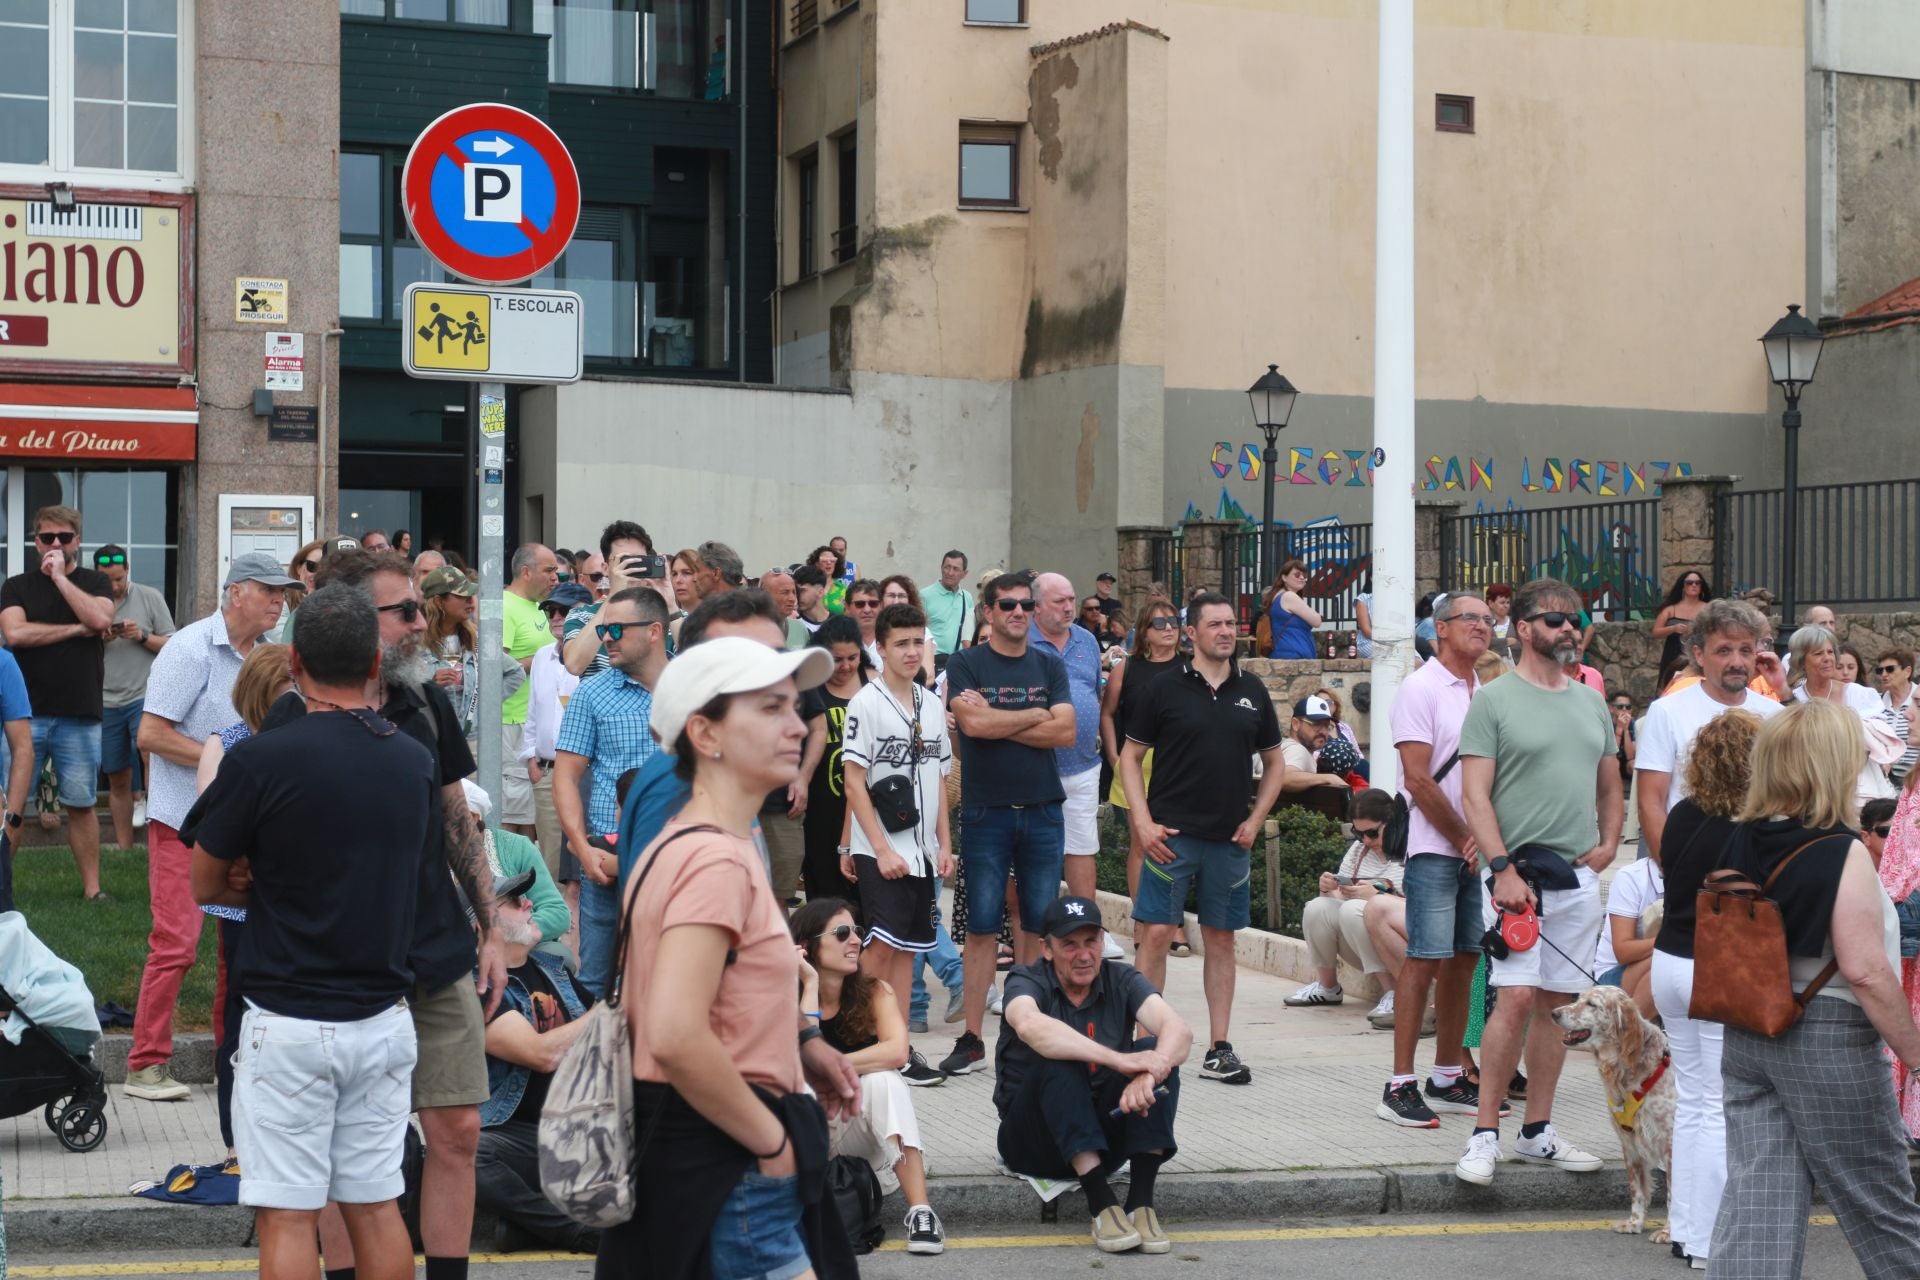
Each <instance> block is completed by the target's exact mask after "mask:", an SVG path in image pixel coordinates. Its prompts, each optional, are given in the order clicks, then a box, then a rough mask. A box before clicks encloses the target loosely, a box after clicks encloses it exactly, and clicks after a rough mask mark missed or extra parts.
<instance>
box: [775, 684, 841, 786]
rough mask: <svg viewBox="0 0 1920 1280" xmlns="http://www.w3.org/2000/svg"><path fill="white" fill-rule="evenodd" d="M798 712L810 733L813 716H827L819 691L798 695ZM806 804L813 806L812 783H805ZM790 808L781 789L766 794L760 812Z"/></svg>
mask: <svg viewBox="0 0 1920 1280" xmlns="http://www.w3.org/2000/svg"><path fill="white" fill-rule="evenodd" d="M799 710H800V719H801V721H802V722H803V723H804V724H805V725H806V726H807V732H808V733H812V732H813V718H814V717H815V716H823V715H825V714H827V704H826V701H825V699H824V698H822V697H821V694H820V690H818V689H808V690H807V691H806V692H804V693H802V694H801V695H800V705H799ZM832 749H833V744H831V743H829V744H828V750H832ZM821 758H822V759H825V755H824V754H823V755H822V757H821ZM807 804H808V805H809V806H811V805H812V804H813V783H812V782H808V783H807ZM791 807H792V806H791V805H789V804H788V803H787V789H786V788H785V787H781V788H780V789H779V790H778V791H769V792H767V802H766V803H765V804H763V805H761V806H760V812H762V813H785V812H786V811H787V810H788V809H789V808H791Z"/></svg>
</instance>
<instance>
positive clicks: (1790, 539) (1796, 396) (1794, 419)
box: [1760, 305, 1827, 636]
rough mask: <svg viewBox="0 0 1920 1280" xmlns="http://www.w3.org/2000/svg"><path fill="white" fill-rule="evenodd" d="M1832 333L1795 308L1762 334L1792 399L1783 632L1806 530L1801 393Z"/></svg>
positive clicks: (1784, 510) (1790, 619) (1790, 617)
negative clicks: (1797, 548) (1798, 545)
mask: <svg viewBox="0 0 1920 1280" xmlns="http://www.w3.org/2000/svg"><path fill="white" fill-rule="evenodd" d="M1826 340H1827V335H1826V334H1824V333H1822V332H1821V331H1820V326H1819V325H1817V324H1815V323H1814V322H1813V321H1811V320H1809V319H1807V318H1806V317H1805V316H1803V315H1801V314H1800V308H1799V307H1798V306H1797V305H1796V306H1789V307H1788V308H1787V314H1786V315H1784V316H1782V317H1780V319H1778V320H1777V321H1775V322H1774V325H1773V328H1771V329H1769V330H1767V331H1766V333H1765V334H1763V335H1762V336H1761V338H1760V345H1761V346H1762V347H1763V348H1765V350H1766V353H1767V375H1768V377H1770V378H1772V379H1773V382H1774V384H1775V385H1776V386H1778V387H1779V388H1780V391H1781V393H1782V394H1783V395H1785V396H1786V398H1787V409H1786V412H1785V413H1783V414H1782V415H1781V416H1780V425H1781V426H1782V427H1784V428H1786V432H1787V464H1786V474H1785V476H1784V477H1783V479H1784V480H1785V483H1784V484H1783V485H1782V491H1781V502H1780V505H1781V511H1780V625H1781V627H1782V628H1784V630H1783V631H1782V632H1781V634H1782V635H1783V636H1786V635H1791V634H1792V633H1793V626H1794V610H1795V609H1796V608H1797V607H1798V602H1797V601H1796V600H1795V598H1794V597H1795V588H1796V587H1797V586H1798V585H1799V584H1798V583H1796V582H1795V581H1794V578H1795V570H1794V562H1793V557H1794V551H1795V547H1794V539H1795V537H1796V535H1797V534H1798V533H1799V529H1800V392H1801V391H1802V390H1803V389H1804V388H1806V387H1807V386H1808V385H1809V384H1810V383H1812V381H1813V371H1814V369H1815V368H1816V367H1817V366H1818V365H1819V363H1820V347H1821V344H1822V343H1824V342H1826Z"/></svg>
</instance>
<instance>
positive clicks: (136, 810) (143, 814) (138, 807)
mask: <svg viewBox="0 0 1920 1280" xmlns="http://www.w3.org/2000/svg"><path fill="white" fill-rule="evenodd" d="M133 825H134V826H136V827H144V826H146V825H147V798H146V797H145V796H141V797H140V798H139V799H138V800H135V801H134V802H133Z"/></svg>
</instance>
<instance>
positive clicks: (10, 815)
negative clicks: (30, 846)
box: [7, 809, 20, 830]
mask: <svg viewBox="0 0 1920 1280" xmlns="http://www.w3.org/2000/svg"><path fill="white" fill-rule="evenodd" d="M7 825H8V826H10V827H13V828H15V829H16V830H17V829H18V828H19V826H20V815H19V814H17V813H15V812H14V811H13V810H11V809H9V810H7Z"/></svg>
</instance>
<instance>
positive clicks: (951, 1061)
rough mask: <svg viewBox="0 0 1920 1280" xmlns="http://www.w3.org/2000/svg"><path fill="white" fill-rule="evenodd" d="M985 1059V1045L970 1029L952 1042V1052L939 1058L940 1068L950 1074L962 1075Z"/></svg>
mask: <svg viewBox="0 0 1920 1280" xmlns="http://www.w3.org/2000/svg"><path fill="white" fill-rule="evenodd" d="M986 1060H987V1046H986V1045H985V1044H983V1043H981V1040H980V1037H979V1036H977V1035H975V1034H973V1032H971V1031H967V1032H963V1033H962V1034H961V1036H960V1038H959V1039H958V1040H955V1041H954V1042H953V1052H952V1053H950V1054H948V1055H947V1056H946V1057H944V1058H942V1059H941V1060H940V1070H941V1071H943V1072H945V1073H946V1074H947V1075H950V1076H964V1075H966V1074H967V1073H968V1072H970V1071H973V1070H975V1069H976V1068H978V1067H979V1065H980V1064H981V1063H983V1062H985V1061H986Z"/></svg>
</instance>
